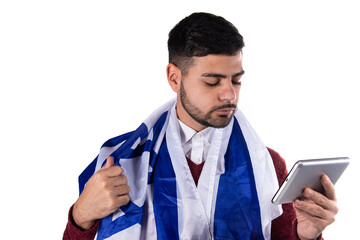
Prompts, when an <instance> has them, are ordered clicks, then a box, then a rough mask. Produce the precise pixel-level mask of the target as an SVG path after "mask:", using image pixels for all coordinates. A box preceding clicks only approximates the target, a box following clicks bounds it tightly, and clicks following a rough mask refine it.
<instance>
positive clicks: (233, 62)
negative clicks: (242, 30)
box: [170, 53, 244, 131]
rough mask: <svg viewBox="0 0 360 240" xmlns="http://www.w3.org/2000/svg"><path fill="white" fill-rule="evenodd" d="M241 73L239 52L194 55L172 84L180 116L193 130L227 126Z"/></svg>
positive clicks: (236, 96) (236, 99) (233, 107)
mask: <svg viewBox="0 0 360 240" xmlns="http://www.w3.org/2000/svg"><path fill="white" fill-rule="evenodd" d="M243 74H244V70H243V67H242V54H241V53H239V54H237V55H235V56H227V55H208V56H205V57H195V59H194V64H193V65H192V66H191V67H190V68H189V69H188V72H187V74H186V75H181V78H180V79H178V81H177V86H176V88H175V89H174V87H173V86H172V87H173V89H174V90H175V91H176V92H177V95H178V102H177V114H178V117H179V119H180V120H181V121H182V122H184V123H185V124H186V125H188V126H189V127H191V128H193V129H194V130H196V131H201V130H202V129H204V128H206V127H209V126H211V127H216V128H222V127H225V126H227V125H228V124H229V122H230V121H231V118H232V117H233V115H234V113H235V110H236V107H237V102H238V97H239V92H240V87H241V76H242V75H243ZM170 85H171V83H170Z"/></svg>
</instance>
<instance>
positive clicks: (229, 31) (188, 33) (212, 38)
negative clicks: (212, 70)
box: [168, 13, 244, 75]
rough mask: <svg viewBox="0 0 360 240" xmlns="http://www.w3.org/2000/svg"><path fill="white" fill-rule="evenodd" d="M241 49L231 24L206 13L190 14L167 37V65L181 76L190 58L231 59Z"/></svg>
mask: <svg viewBox="0 0 360 240" xmlns="http://www.w3.org/2000/svg"><path fill="white" fill-rule="evenodd" d="M243 47H244V41H243V37H242V36H241V35H240V34H239V32H238V30H237V29H236V28H235V27H234V25H233V24H232V23H230V22H228V21H227V20H225V19H224V18H222V17H220V16H215V15H213V14H210V13H193V14H191V15H190V16H188V17H186V18H184V19H183V20H181V21H180V22H179V23H178V24H177V25H176V26H175V27H174V28H173V29H172V30H171V31H170V33H169V39H168V50H169V63H173V64H174V65H176V66H177V67H179V68H180V70H181V72H182V74H183V75H185V74H186V73H187V70H188V68H189V67H190V66H191V65H192V64H193V61H192V60H193V57H204V56H207V55H209V54H216V55H220V54H221V55H235V54H237V53H238V52H239V51H241V49H242V48H243Z"/></svg>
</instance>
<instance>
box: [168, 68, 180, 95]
mask: <svg viewBox="0 0 360 240" xmlns="http://www.w3.org/2000/svg"><path fill="white" fill-rule="evenodd" d="M166 75H167V79H168V82H169V84H170V87H171V88H172V90H173V91H174V92H176V93H178V92H179V91H180V84H181V71H180V69H179V68H178V67H177V66H176V65H175V64H173V63H169V64H168V65H167V67H166Z"/></svg>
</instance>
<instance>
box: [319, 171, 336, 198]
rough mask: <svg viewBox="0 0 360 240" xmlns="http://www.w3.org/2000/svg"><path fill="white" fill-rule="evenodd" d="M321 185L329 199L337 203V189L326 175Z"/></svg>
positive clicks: (322, 177)
mask: <svg viewBox="0 0 360 240" xmlns="http://www.w3.org/2000/svg"><path fill="white" fill-rule="evenodd" d="M321 183H322V185H323V187H324V189H325V195H326V196H327V198H328V199H330V200H335V201H336V194H335V187H334V185H333V184H332V182H331V180H330V178H329V177H328V176H327V175H326V174H324V175H322V176H321Z"/></svg>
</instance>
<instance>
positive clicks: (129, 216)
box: [97, 202, 143, 239]
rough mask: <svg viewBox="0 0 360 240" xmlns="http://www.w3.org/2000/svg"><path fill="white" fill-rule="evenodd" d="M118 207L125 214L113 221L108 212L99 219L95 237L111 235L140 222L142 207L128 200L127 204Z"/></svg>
mask: <svg viewBox="0 0 360 240" xmlns="http://www.w3.org/2000/svg"><path fill="white" fill-rule="evenodd" d="M120 209H121V210H122V211H123V212H124V213H125V215H122V216H120V217H118V218H117V219H115V220H114V221H113V220H112V216H113V215H112V214H110V215H109V216H107V217H106V218H103V219H102V220H101V222H100V225H99V230H98V233H97V239H105V238H108V237H111V236H112V235H114V234H116V233H118V232H120V231H122V230H124V229H126V228H129V227H131V226H133V225H135V224H136V223H139V224H141V220H142V210H143V207H139V206H137V205H136V204H134V203H132V202H129V203H128V204H127V205H125V206H122V207H120Z"/></svg>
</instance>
